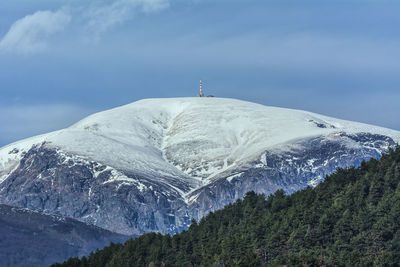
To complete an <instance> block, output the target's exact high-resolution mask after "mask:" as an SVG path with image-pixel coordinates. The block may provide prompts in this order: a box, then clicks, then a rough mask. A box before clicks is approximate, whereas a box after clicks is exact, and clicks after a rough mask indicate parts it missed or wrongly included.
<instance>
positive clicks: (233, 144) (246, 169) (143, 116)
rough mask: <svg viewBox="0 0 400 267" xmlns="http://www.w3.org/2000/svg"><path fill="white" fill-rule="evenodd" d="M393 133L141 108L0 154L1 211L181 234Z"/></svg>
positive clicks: (246, 111) (161, 102) (378, 145)
mask: <svg viewBox="0 0 400 267" xmlns="http://www.w3.org/2000/svg"><path fill="white" fill-rule="evenodd" d="M399 141H400V133H399V132H397V131H393V130H389V129H385V128H381V127H375V126H371V125H365V124H360V123H355V122H348V121H343V120H338V119H334V118H329V117H326V116H321V115H318V114H314V113H310V112H305V111H298V110H290V109H283V108H276V107H267V106H263V105H258V104H254V103H249V102H244V101H239V100H233V99H221V98H173V99H147V100H141V101H138V102H135V103H132V104H129V105H126V106H122V107H119V108H115V109H112V110H108V111H104V112H100V113H97V114H94V115H92V116H89V117H87V118H86V119H83V120H82V121H80V122H78V123H76V124H75V125H73V126H71V127H69V128H66V129H63V130H60V131H56V132H52V133H49V134H45V135H42V136H38V137H33V138H30V139H27V140H22V141H20V142H17V143H14V144H11V145H9V146H6V147H4V148H2V149H0V202H1V203H5V204H10V205H16V206H22V207H28V208H34V209H41V210H46V211H48V212H54V213H58V214H62V215H66V216H70V217H74V218H77V219H79V220H82V221H85V222H88V223H93V224H96V225H98V226H100V227H104V228H106V229H110V230H112V231H116V232H119V233H124V234H132V233H133V234H141V233H144V232H147V231H161V232H171V233H173V232H177V231H181V230H182V229H185V228H186V227H187V225H188V224H189V223H190V219H191V218H196V219H199V218H201V217H202V216H204V215H205V214H207V213H208V212H210V211H212V210H215V209H219V208H222V207H223V206H224V205H226V204H228V203H230V202H233V201H235V200H236V199H237V198H240V197H243V196H244V194H245V193H246V192H247V191H249V190H254V191H256V192H258V193H265V194H270V193H273V192H274V191H276V190H277V189H279V188H283V189H284V190H285V191H287V192H289V193H291V192H294V191H296V190H298V189H301V188H304V187H305V186H307V185H313V186H314V185H316V184H317V183H318V182H320V181H321V180H323V178H324V177H325V175H326V174H329V173H331V172H333V171H334V170H335V169H336V168H337V167H346V166H349V165H352V164H355V165H357V164H359V163H360V162H361V161H362V160H366V159H369V158H378V157H380V155H381V153H382V152H383V151H386V150H387V149H388V147H390V146H393V145H395V143H396V142H399Z"/></svg>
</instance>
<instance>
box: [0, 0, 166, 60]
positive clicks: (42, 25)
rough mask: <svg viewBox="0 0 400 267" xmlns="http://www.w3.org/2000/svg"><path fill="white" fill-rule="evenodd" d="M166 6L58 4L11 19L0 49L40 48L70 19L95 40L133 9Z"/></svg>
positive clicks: (123, 1)
mask: <svg viewBox="0 0 400 267" xmlns="http://www.w3.org/2000/svg"><path fill="white" fill-rule="evenodd" d="M168 7H169V2H168V0H118V1H114V2H112V3H108V4H104V3H101V4H94V2H93V3H92V4H90V5H80V6H79V7H74V8H69V7H61V8H60V9H58V10H57V11H50V10H45V11H37V12H35V13H33V14H31V15H27V16H25V17H23V18H21V19H19V20H17V21H16V22H14V24H13V25H12V26H11V27H10V29H9V31H8V32H7V33H6V35H5V36H4V37H3V38H2V39H1V40H0V51H14V52H19V53H34V52H39V51H42V50H44V49H45V48H46V47H47V45H48V44H49V39H50V37H51V36H53V35H55V34H57V33H59V32H62V31H63V30H65V29H66V28H67V27H68V26H69V25H71V24H72V23H71V22H75V23H76V24H78V25H79V27H80V28H83V29H84V32H83V33H84V35H85V39H86V40H88V39H89V40H98V39H99V37H100V36H101V34H103V33H105V32H106V31H108V30H110V29H112V28H113V27H115V26H118V25H120V24H123V23H124V22H126V21H128V20H130V19H132V18H133V17H134V15H136V14H137V13H140V12H141V13H145V14H148V13H152V12H157V11H160V10H163V9H165V8H168ZM79 33H81V32H78V33H77V34H79Z"/></svg>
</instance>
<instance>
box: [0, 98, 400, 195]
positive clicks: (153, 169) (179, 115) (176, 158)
mask: <svg viewBox="0 0 400 267" xmlns="http://www.w3.org/2000/svg"><path fill="white" fill-rule="evenodd" d="M341 132H345V133H348V134H352V133H373V134H381V135H385V136H389V137H391V138H393V140H395V141H396V142H399V141H400V132H397V131H394V130H390V129H386V128H381V127H376V126H371V125H367V124H361V123H356V122H349V121H344V120H339V119H334V118H330V117H326V116H321V115H318V114H314V113H310V112H306V111H300V110H292V109H285V108H278V107H269V106H263V105H259V104H255V103H250V102H245V101H240V100H234V99H225V98H167V99H145V100H141V101H137V102H134V103H131V104H128V105H125V106H121V107H118V108H114V109H111V110H107V111H104V112H100V113H96V114H93V115H91V116H89V117H87V118H85V119H83V120H81V121H79V122H78V123H76V124H74V125H72V126H71V127H69V128H66V129H63V130H59V131H55V132H51V133H48V134H44V135H41V136H37V137H33V138H29V139H25V140H22V141H19V142H16V143H13V144H10V145H8V146H6V147H3V148H1V149H0V183H1V181H2V178H1V177H3V178H6V176H7V173H9V172H10V171H11V170H12V169H13V168H15V167H16V166H17V164H18V163H17V162H18V160H19V159H20V158H21V155H22V153H23V152H26V151H28V150H29V149H30V148H31V147H32V145H34V144H40V143H43V142H46V144H47V145H48V146H53V147H57V148H58V149H60V150H62V151H65V152H67V153H71V154H73V155H77V156H80V157H84V158H86V159H88V160H91V161H95V162H99V163H101V164H105V165H107V166H110V167H112V168H115V169H117V170H121V171H124V172H132V173H139V174H141V175H147V176H152V177H157V175H160V174H161V175H162V176H166V177H171V179H179V180H181V181H184V182H185V183H187V184H188V185H189V187H190V188H192V189H195V188H197V187H199V186H201V185H204V184H207V183H209V182H211V181H213V180H215V179H217V178H219V177H220V176H221V175H222V174H224V175H226V174H227V173H229V171H230V170H233V169H236V168H238V167H241V166H245V165H246V164H247V163H249V162H251V161H254V160H255V159H257V158H259V157H260V155H261V154H262V153H263V152H264V151H266V150H274V149H288V147H290V144H291V143H293V142H294V141H296V140H299V139H303V138H308V137H313V136H326V137H327V138H330V137H331V138H334V136H335V135H336V134H339V133H341Z"/></svg>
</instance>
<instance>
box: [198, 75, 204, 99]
mask: <svg viewBox="0 0 400 267" xmlns="http://www.w3.org/2000/svg"><path fill="white" fill-rule="evenodd" d="M199 96H200V97H202V96H204V94H203V83H202V82H201V78H200V95H199Z"/></svg>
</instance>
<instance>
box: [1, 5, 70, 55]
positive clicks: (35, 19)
mask: <svg viewBox="0 0 400 267" xmlns="http://www.w3.org/2000/svg"><path fill="white" fill-rule="evenodd" d="M70 20H71V17H70V15H69V14H67V13H66V12H65V11H64V10H63V9H60V10H58V11H56V12H52V11H38V12H36V13H34V14H32V15H28V16H26V17H24V18H22V19H19V20H17V21H16V22H15V23H14V24H13V25H12V26H11V28H10V30H9V31H8V32H7V34H6V35H5V36H4V37H3V39H1V41H0V50H6V51H16V52H21V53H32V52H36V51H40V50H43V49H44V48H45V47H46V45H47V38H48V37H50V36H51V35H53V34H55V33H57V32H59V31H62V30H63V29H64V28H65V27H66V26H67V25H68V23H69V22H70Z"/></svg>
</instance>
